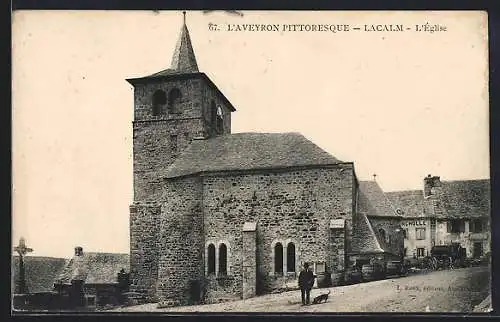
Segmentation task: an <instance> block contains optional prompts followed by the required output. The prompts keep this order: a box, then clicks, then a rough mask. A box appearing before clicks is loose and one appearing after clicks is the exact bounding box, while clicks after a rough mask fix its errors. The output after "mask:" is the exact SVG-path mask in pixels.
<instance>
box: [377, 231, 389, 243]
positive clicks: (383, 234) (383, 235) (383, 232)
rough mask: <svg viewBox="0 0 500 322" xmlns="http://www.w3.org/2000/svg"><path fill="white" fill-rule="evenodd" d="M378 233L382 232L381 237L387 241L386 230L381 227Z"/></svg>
mask: <svg viewBox="0 0 500 322" xmlns="http://www.w3.org/2000/svg"><path fill="white" fill-rule="evenodd" d="M378 233H379V234H380V239H381V240H383V241H384V242H386V241H387V240H386V237H385V230H384V229H382V228H380V229H379V230H378Z"/></svg>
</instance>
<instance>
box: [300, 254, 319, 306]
mask: <svg viewBox="0 0 500 322" xmlns="http://www.w3.org/2000/svg"><path fill="white" fill-rule="evenodd" d="M315 277H316V276H314V274H313V272H311V271H310V270H309V264H308V263H307V262H306V263H304V269H303V270H302V271H300V274H299V287H300V292H301V293H302V305H306V304H310V303H311V301H310V294H311V289H312V287H313V284H314V278H315Z"/></svg>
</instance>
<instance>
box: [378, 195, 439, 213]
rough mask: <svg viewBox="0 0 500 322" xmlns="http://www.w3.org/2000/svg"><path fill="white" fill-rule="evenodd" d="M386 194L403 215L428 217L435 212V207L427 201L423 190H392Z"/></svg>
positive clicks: (397, 210)
mask: <svg viewBox="0 0 500 322" xmlns="http://www.w3.org/2000/svg"><path fill="white" fill-rule="evenodd" d="M385 195H386V196H387V198H388V199H389V200H390V201H391V203H392V205H393V206H394V208H395V209H396V213H397V214H398V215H401V216H402V217H408V218H417V217H428V216H430V215H431V214H433V208H432V206H431V205H429V203H428V202H425V200H424V192H423V191H422V190H406V191H391V192H386V193H385Z"/></svg>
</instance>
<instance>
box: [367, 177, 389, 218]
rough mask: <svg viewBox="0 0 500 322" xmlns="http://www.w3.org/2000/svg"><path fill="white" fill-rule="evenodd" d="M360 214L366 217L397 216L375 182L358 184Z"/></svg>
mask: <svg viewBox="0 0 500 322" xmlns="http://www.w3.org/2000/svg"><path fill="white" fill-rule="evenodd" d="M358 202H359V206H358V209H359V211H360V212H362V213H364V214H365V215H367V216H379V217H380V216H397V214H396V212H395V209H394V207H393V206H392V204H391V202H390V201H389V199H388V198H387V196H386V195H385V193H384V192H383V191H382V188H380V186H379V185H378V183H377V182H376V181H360V182H359V199H358Z"/></svg>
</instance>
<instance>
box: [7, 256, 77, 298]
mask: <svg viewBox="0 0 500 322" xmlns="http://www.w3.org/2000/svg"><path fill="white" fill-rule="evenodd" d="M68 261H69V260H68V259H65V258H55V257H41V256H25V257H24V268H25V278H26V285H27V287H28V291H29V292H30V293H37V292H50V291H52V290H53V288H54V281H55V280H56V278H57V277H58V275H59V274H60V273H61V272H62V271H63V269H64V267H65V265H66V264H67V263H68ZM18 276H19V256H12V260H11V282H12V290H14V289H15V288H14V287H15V283H16V280H17V279H18Z"/></svg>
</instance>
